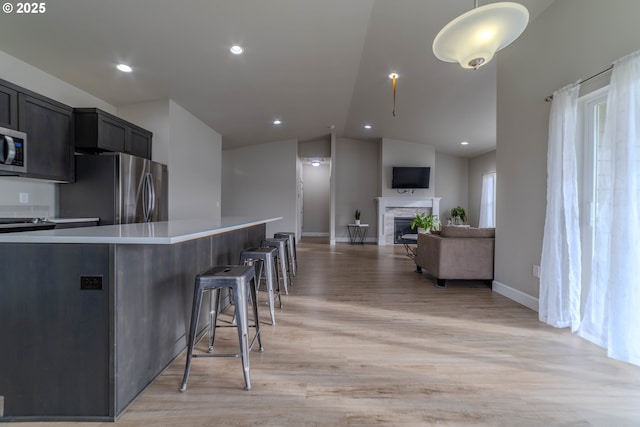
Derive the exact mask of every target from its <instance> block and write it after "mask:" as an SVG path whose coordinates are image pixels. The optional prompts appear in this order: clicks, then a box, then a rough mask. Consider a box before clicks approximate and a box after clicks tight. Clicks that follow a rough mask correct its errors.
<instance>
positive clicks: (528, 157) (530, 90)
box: [494, 0, 640, 300]
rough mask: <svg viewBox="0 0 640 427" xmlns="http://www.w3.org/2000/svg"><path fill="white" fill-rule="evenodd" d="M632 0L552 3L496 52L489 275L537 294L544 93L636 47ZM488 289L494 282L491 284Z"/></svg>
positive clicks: (639, 12) (520, 293) (636, 8)
mask: <svg viewBox="0 0 640 427" xmlns="http://www.w3.org/2000/svg"><path fill="white" fill-rule="evenodd" d="M638 16H640V2H639V1H637V0H608V1H602V0H558V1H555V2H554V3H552V4H551V6H549V8H547V9H546V10H545V11H544V12H543V13H542V14H541V15H540V16H539V17H538V18H537V19H536V20H535V21H533V22H532V23H531V24H530V25H529V27H528V28H527V30H526V31H525V32H524V34H523V35H522V36H521V37H520V39H518V40H517V41H516V42H515V43H514V44H513V45H511V46H509V47H508V48H506V49H505V50H504V51H502V52H499V53H498V55H497V61H498V98H497V107H498V110H497V149H496V167H497V170H498V174H499V175H498V180H497V213H496V216H497V218H496V221H497V224H498V227H497V229H496V261H495V280H496V281H497V282H498V285H499V286H498V288H504V289H505V292H510V293H511V294H513V295H514V296H513V298H514V299H516V298H520V297H522V298H523V299H524V300H526V299H527V298H528V299H537V297H538V290H539V283H538V280H537V279H536V278H534V277H533V276H532V271H531V270H532V265H533V264H538V265H539V263H540V252H541V248H542V236H543V227H544V215H545V209H546V170H547V167H546V155H547V134H548V120H549V109H550V105H549V104H548V103H546V102H545V101H544V99H545V97H546V96H548V95H550V94H552V93H553V92H554V91H555V90H557V89H560V88H562V87H564V86H566V85H568V84H571V83H573V82H576V81H577V80H579V79H581V78H586V77H589V76H591V75H594V74H596V73H598V72H600V71H602V70H604V69H606V68H607V67H609V65H610V64H611V63H612V62H613V61H614V60H616V59H618V58H620V57H622V56H624V55H627V54H629V53H631V52H633V51H636V50H638V49H640V25H638V23H637V18H638ZM494 289H496V286H494Z"/></svg>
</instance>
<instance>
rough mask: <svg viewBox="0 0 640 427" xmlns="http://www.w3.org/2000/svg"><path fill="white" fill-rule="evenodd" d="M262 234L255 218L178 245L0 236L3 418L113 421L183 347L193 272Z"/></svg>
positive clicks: (226, 260)
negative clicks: (26, 239) (21, 239)
mask: <svg viewBox="0 0 640 427" xmlns="http://www.w3.org/2000/svg"><path fill="white" fill-rule="evenodd" d="M98 228H99V227H98ZM264 237H265V224H259V225H252V226H249V227H246V228H239V229H235V230H232V231H225V232H222V233H220V234H214V235H209V236H205V237H199V238H196V239H191V240H187V241H184V242H180V243H176V244H117V243H109V244H81V243H61V244H56V243H2V242H0V269H1V271H2V272H3V279H2V284H1V285H0V337H2V341H3V345H2V346H1V347H0V400H3V401H4V404H3V406H4V411H3V412H0V422H3V421H27V420H51V421H60V420H75V421H82V420H85V421H86V420H90V421H113V420H115V419H116V418H117V417H118V416H119V415H120V414H122V413H123V411H124V410H125V409H126V408H127V406H128V405H129V404H130V403H131V402H132V401H133V400H134V399H135V398H136V396H138V395H139V394H140V393H141V392H142V391H143V390H144V389H145V388H146V387H147V386H148V385H149V384H150V383H151V382H152V381H153V380H154V379H155V378H156V377H157V376H158V375H159V374H160V373H161V372H162V371H163V370H164V369H165V368H166V367H167V366H168V365H169V364H170V363H171V362H172V361H173V360H174V359H175V358H176V357H177V356H178V355H179V354H180V353H181V352H182V351H183V350H184V349H185V348H186V345H187V342H186V337H187V333H188V328H189V318H190V314H191V313H190V310H191V301H192V297H193V283H194V280H195V276H196V274H197V273H199V272H201V271H204V270H206V269H207V268H209V267H211V266H214V265H221V264H237V262H238V258H239V254H240V252H241V251H242V250H243V249H245V248H247V247H253V246H259V244H260V242H261V240H262V239H264ZM204 309H207V310H208V308H207V307H203V310H204ZM204 317H205V318H203V321H202V324H201V325H200V328H202V329H204V328H205V327H206V321H207V319H206V316H204ZM178 387H179V384H178V383H176V392H178V391H177V390H178Z"/></svg>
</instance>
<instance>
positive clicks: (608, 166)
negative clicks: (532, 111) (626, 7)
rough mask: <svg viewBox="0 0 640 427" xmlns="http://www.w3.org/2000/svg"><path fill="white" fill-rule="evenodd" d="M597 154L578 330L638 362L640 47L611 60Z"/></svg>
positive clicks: (611, 353) (617, 356)
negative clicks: (590, 254)
mask: <svg viewBox="0 0 640 427" xmlns="http://www.w3.org/2000/svg"><path fill="white" fill-rule="evenodd" d="M599 155H600V156H601V159H603V160H604V161H602V162H599V166H600V168H601V170H600V171H598V177H599V179H600V180H601V181H602V180H606V182H604V184H603V185H598V189H597V191H598V196H597V200H598V206H597V208H596V209H597V210H596V212H597V214H596V225H597V231H596V233H595V254H594V260H593V277H594V280H593V282H592V285H591V287H590V290H589V293H588V295H587V300H586V304H585V313H584V318H583V322H582V324H581V326H580V330H579V332H578V334H579V335H580V336H582V337H584V338H586V339H588V340H590V341H592V342H594V343H596V344H598V345H600V346H603V347H605V348H607V352H608V354H609V356H610V357H613V358H615V359H619V360H623V361H626V362H629V363H633V364H636V365H640V51H639V52H636V53H634V54H631V55H629V56H627V57H625V58H622V59H620V60H618V61H617V62H616V63H615V64H614V68H613V73H612V75H611V83H610V85H609V93H608V97H607V115H606V119H605V128H604V137H603V141H602V146H601V147H600V151H599Z"/></svg>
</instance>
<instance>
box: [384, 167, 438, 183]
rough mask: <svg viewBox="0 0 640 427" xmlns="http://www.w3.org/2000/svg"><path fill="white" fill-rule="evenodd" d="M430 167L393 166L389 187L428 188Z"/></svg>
mask: <svg viewBox="0 0 640 427" xmlns="http://www.w3.org/2000/svg"><path fill="white" fill-rule="evenodd" d="M430 174H431V168H430V167H428V166H425V167H404V166H403V167H400V166H394V167H393V174H392V178H391V188H429V175H430Z"/></svg>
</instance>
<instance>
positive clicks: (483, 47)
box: [433, 2, 529, 68]
mask: <svg viewBox="0 0 640 427" xmlns="http://www.w3.org/2000/svg"><path fill="white" fill-rule="evenodd" d="M528 23H529V11H528V10H527V8H526V7H524V6H523V5H521V4H519V3H512V2H500V3H491V4H488V5H486V6H481V7H477V8H475V9H472V10H470V11H469V12H467V13H464V14H462V15H460V16H458V17H457V18H456V19H454V20H453V21H451V22H449V23H448V24H447V25H445V26H444V28H443V29H442V30H440V32H439V33H438V35H437V36H436V38H435V39H434V40H433V53H434V55H435V56H436V58H438V59H440V60H441V61H445V62H457V63H459V64H460V65H461V66H462V68H478V67H481V66H482V65H485V64H486V63H487V62H489V61H491V58H493V55H494V54H495V53H496V52H497V51H499V50H500V49H502V48H504V47H507V46H509V45H510V44H511V43H513V41H514V40H515V39H517V38H518V37H519V36H520V34H522V32H523V31H524V29H525V28H526V27H527V24H528Z"/></svg>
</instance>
